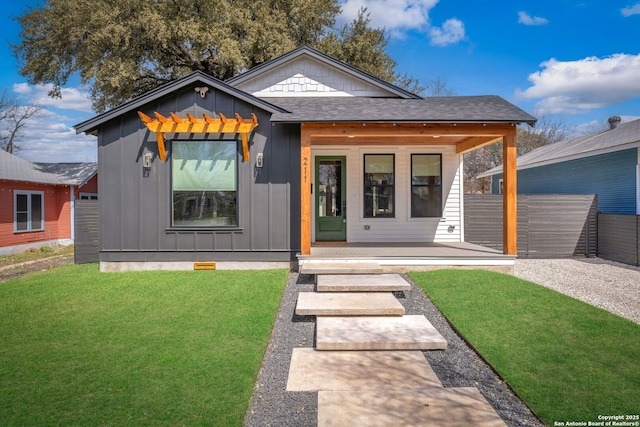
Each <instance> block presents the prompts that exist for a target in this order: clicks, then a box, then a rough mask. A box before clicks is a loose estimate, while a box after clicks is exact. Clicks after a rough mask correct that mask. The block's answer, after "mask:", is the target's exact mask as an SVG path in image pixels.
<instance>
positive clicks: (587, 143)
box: [478, 119, 640, 178]
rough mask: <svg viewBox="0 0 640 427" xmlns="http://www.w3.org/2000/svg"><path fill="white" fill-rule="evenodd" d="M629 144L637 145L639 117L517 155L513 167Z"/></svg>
mask: <svg viewBox="0 0 640 427" xmlns="http://www.w3.org/2000/svg"><path fill="white" fill-rule="evenodd" d="M633 147H640V119H639V120H634V121H631V122H627V123H622V124H620V125H618V127H616V128H614V129H606V130H603V131H600V132H596V133H593V134H590V135H585V136H581V137H579V138H572V139H565V140H563V141H559V142H556V143H554V144H549V145H545V146H543V147H540V148H536V149H535V150H533V151H530V152H528V153H526V154H523V155H522V156H520V157H518V160H517V169H518V170H520V169H528V168H533V167H538V166H543V165H548V164H553V163H560V162H564V161H567V160H574V159H579V158H583V157H591V156H595V155H598V154H605V153H611V152H614V151H621V150H626V149H628V148H633ZM498 173H502V166H497V167H495V168H493V169H490V170H488V171H487V172H485V173H483V174H481V175H478V177H479V178H482V177H486V176H491V175H495V174H498Z"/></svg>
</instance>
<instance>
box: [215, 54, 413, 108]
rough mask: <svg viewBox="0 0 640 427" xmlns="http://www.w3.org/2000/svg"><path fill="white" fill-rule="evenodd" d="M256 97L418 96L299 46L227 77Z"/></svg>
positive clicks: (232, 83)
mask: <svg viewBox="0 0 640 427" xmlns="http://www.w3.org/2000/svg"><path fill="white" fill-rule="evenodd" d="M227 83H229V84H230V85H232V86H234V87H236V88H238V89H240V90H243V91H245V92H248V93H251V94H252V95H254V96H256V97H260V98H263V97H327V96H330V97H353V96H356V97H398V98H409V99H411V98H419V96H417V95H415V94H412V93H410V92H408V91H406V90H404V89H401V88H399V87H397V86H395V85H392V84H390V83H388V82H385V81H383V80H380V79H378V78H377V77H374V76H372V75H370V74H368V73H365V72H364V71H362V70H359V69H357V68H355V67H352V66H350V65H348V64H345V63H343V62H340V61H338V60H336V59H334V58H332V57H330V56H328V55H325V54H323V53H322V52H320V51H317V50H315V49H312V48H310V47H308V46H303V47H300V48H298V49H295V50H292V51H291V52H288V53H286V54H284V55H282V56H280V57H278V58H275V59H273V60H271V61H268V62H265V63H264V64H261V65H259V66H257V67H254V68H252V69H250V70H248V71H247V72H245V73H243V74H240V75H238V76H236V77H234V78H232V79H229V80H227Z"/></svg>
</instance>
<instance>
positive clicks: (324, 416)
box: [318, 387, 506, 427]
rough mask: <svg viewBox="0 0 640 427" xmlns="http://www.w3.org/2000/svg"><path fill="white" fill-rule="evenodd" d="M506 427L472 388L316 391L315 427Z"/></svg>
mask: <svg viewBox="0 0 640 427" xmlns="http://www.w3.org/2000/svg"><path fill="white" fill-rule="evenodd" d="M400 425H402V426H424V425H430V426H440V427H446V426H451V427H460V426H474V427H506V423H505V422H504V421H503V420H502V419H501V418H500V416H499V415H498V414H497V413H496V411H495V410H494V409H493V408H492V407H491V405H489V403H488V402H487V400H486V399H485V398H484V396H482V394H481V393H480V391H479V390H478V389H477V388H475V387H456V388H441V387H431V388H423V389H417V390H416V389H409V388H407V389H404V390H402V389H401V390H398V389H392V390H389V389H387V390H364V391H362V392H358V393H354V392H352V391H319V392H318V427H328V426H367V427H373V426H379V427H387V426H389V427H395V426H400Z"/></svg>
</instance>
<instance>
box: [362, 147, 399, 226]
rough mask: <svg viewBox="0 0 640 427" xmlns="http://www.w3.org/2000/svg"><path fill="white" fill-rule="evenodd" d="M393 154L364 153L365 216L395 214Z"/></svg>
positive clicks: (387, 216)
mask: <svg viewBox="0 0 640 427" xmlns="http://www.w3.org/2000/svg"><path fill="white" fill-rule="evenodd" d="M394 163H395V162H394V155H393V154H365V155H364V216H365V218H377V217H383V218H385V217H386V218H392V217H394V216H395V209H394V207H395V198H394V193H395V186H394V183H395V182H394V180H395V164H394Z"/></svg>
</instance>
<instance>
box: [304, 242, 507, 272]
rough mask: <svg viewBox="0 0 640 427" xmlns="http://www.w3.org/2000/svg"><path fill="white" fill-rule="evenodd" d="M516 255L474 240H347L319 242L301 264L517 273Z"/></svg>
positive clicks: (395, 270) (391, 269) (396, 269)
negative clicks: (383, 241) (362, 241)
mask: <svg viewBox="0 0 640 427" xmlns="http://www.w3.org/2000/svg"><path fill="white" fill-rule="evenodd" d="M515 259H516V256H515V255H504V254H503V253H502V252H500V251H497V250H495V249H491V248H486V247H484V246H480V245H475V244H473V243H466V242H460V243H347V244H317V243H314V244H313V245H312V246H311V254H310V255H301V254H298V264H299V266H302V265H303V264H304V263H308V262H313V263H324V262H377V263H378V264H380V266H381V267H382V268H383V270H384V272H385V273H390V272H405V271H411V270H413V271H417V270H433V269H437V268H481V269H488V270H493V271H499V272H501V273H508V274H513V266H514V264H515Z"/></svg>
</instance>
